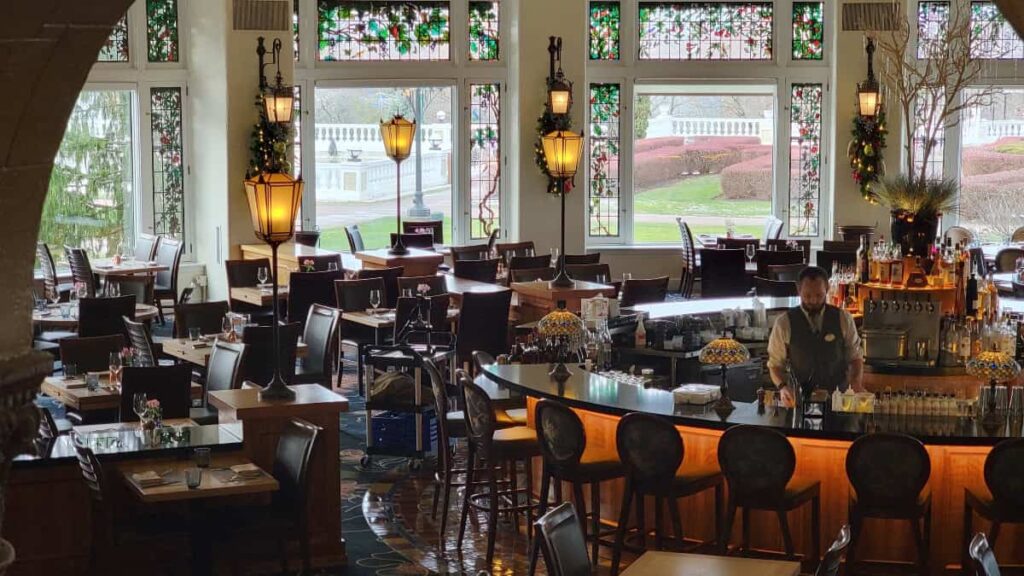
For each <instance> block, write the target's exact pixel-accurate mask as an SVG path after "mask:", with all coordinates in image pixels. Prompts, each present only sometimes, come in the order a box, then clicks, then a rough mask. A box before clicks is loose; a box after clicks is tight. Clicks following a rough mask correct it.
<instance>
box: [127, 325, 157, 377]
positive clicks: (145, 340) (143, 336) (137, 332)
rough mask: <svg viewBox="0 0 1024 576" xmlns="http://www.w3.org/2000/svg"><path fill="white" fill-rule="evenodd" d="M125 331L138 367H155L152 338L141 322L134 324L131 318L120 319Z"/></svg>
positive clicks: (155, 360)
mask: <svg viewBox="0 0 1024 576" xmlns="http://www.w3.org/2000/svg"><path fill="white" fill-rule="evenodd" d="M122 321H123V322H124V328H125V331H126V332H127V333H128V343H129V345H131V347H132V348H134V349H135V350H136V357H137V358H138V360H139V362H140V364H139V365H140V366H156V365H157V363H158V362H157V356H158V355H157V353H155V352H154V344H153V338H152V337H151V336H150V334H149V329H147V328H146V325H145V324H143V323H142V322H136V321H134V320H132V319H131V318H128V317H124V318H122Z"/></svg>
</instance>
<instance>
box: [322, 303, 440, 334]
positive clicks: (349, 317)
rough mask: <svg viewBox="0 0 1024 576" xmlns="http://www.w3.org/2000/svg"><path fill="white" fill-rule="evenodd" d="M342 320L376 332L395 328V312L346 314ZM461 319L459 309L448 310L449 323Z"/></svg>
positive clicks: (342, 316) (343, 314)
mask: <svg viewBox="0 0 1024 576" xmlns="http://www.w3.org/2000/svg"><path fill="white" fill-rule="evenodd" d="M341 319H342V320H345V321H347V322H352V323H354V324H359V325H361V326H369V327H370V328H373V329H375V330H380V329H383V328H394V326H395V311H394V310H387V311H379V312H378V313H377V314H371V313H370V312H344V313H342V315H341ZM458 319H459V309H458V308H449V309H448V321H449V322H454V321H456V320H458Z"/></svg>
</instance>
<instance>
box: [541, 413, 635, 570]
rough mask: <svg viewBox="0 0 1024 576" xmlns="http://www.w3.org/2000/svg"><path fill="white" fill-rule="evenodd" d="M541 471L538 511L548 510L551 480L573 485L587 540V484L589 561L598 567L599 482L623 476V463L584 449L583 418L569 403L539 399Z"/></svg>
mask: <svg viewBox="0 0 1024 576" xmlns="http://www.w3.org/2000/svg"><path fill="white" fill-rule="evenodd" d="M534 418H535V420H536V428H537V438H538V439H539V440H540V452H541V455H542V456H543V457H544V470H543V472H542V473H541V483H540V510H538V512H537V514H538V515H539V516H543V515H544V513H545V512H547V506H548V490H549V488H550V486H551V480H552V479H554V480H555V481H556V482H569V483H571V484H572V494H573V498H574V499H575V500H576V507H577V508H578V509H579V510H580V527H581V528H582V530H583V540H584V542H586V539H587V508H586V501H585V500H584V499H583V485H584V484H590V516H591V521H590V530H591V535H590V538H591V540H592V544H591V554H590V562H591V564H593V565H594V566H597V563H598V562H597V560H598V558H597V549H598V545H599V540H600V536H601V488H600V486H601V482H604V481H606V480H611V479H613V478H621V477H622V476H623V470H622V462H620V461H619V459H618V457H616V455H615V454H614V453H608V452H605V453H602V452H601V451H600V450H596V449H590V450H588V449H587V432H586V430H585V429H584V428H583V421H581V420H580V417H579V416H577V415H576V413H575V412H573V411H572V410H571V409H569V407H568V406H566V405H565V404H562V403H561V402H556V401H555V400H546V399H545V400H541V401H539V402H538V403H537V408H536V410H535V411H534ZM538 544H539V541H538V540H537V539H536V538H535V539H534V541H533V546H531V551H530V575H531V576H532V575H533V573H534V570H535V569H536V567H537V552H538Z"/></svg>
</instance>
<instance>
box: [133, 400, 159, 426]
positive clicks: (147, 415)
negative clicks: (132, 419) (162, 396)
mask: <svg viewBox="0 0 1024 576" xmlns="http://www.w3.org/2000/svg"><path fill="white" fill-rule="evenodd" d="M163 416H164V410H163V408H161V407H160V401H159V400H157V399H156V398H150V399H149V400H146V408H145V410H143V411H142V414H139V422H140V423H141V425H142V429H143V430H154V429H156V428H160V422H161V421H162V420H163Z"/></svg>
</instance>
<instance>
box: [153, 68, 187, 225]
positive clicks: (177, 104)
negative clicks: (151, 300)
mask: <svg viewBox="0 0 1024 576" xmlns="http://www.w3.org/2000/svg"><path fill="white" fill-rule="evenodd" d="M150 112H151V115H150V122H151V124H150V128H151V130H152V134H153V230H154V233H155V234H170V235H171V236H175V237H177V238H179V239H181V238H182V234H183V232H184V229H183V224H184V221H185V177H184V162H182V152H183V150H182V137H181V119H182V111H181V88H177V87H171V88H153V89H152V90H150Z"/></svg>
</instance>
